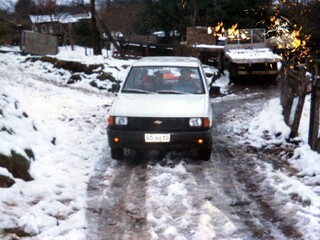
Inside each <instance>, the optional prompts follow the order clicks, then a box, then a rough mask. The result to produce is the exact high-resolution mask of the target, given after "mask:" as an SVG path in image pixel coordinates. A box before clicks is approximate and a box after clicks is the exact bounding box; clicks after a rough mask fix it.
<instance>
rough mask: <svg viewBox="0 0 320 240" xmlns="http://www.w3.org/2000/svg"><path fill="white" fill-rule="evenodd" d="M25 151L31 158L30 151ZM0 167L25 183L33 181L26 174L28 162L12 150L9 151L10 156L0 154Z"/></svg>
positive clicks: (27, 173)
mask: <svg viewBox="0 0 320 240" xmlns="http://www.w3.org/2000/svg"><path fill="white" fill-rule="evenodd" d="M25 151H26V152H28V154H29V155H30V156H33V153H32V151H31V150H30V149H28V150H27V149H26V150H25ZM33 157H34V156H33ZM0 167H3V168H6V169H8V171H9V172H10V173H11V174H12V175H13V176H14V177H15V178H21V179H23V180H25V181H31V180H33V179H32V177H31V176H30V174H29V172H28V170H29V167H30V160H29V159H27V158H25V157H24V156H22V155H21V154H19V153H16V152H15V151H13V150H11V156H6V155H3V154H1V153H0Z"/></svg>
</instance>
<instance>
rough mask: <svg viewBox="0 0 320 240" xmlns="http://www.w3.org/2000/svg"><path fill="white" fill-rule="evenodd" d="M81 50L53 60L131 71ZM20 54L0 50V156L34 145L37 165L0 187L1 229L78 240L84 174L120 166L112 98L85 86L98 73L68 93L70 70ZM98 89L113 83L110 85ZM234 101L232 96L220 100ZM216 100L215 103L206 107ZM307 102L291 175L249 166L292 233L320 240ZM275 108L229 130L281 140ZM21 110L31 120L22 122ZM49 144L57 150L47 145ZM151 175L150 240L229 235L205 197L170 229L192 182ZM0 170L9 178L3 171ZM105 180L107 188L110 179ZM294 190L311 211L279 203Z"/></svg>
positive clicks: (251, 139) (119, 74)
mask: <svg viewBox="0 0 320 240" xmlns="http://www.w3.org/2000/svg"><path fill="white" fill-rule="evenodd" d="M84 53H85V51H84V49H82V48H80V47H77V49H76V51H74V52H72V51H70V49H68V48H61V49H60V53H59V54H58V55H57V56H55V57H57V58H59V59H69V60H74V61H82V62H85V63H102V64H104V66H105V71H106V72H110V73H112V74H113V75H114V76H116V78H117V79H123V78H124V76H125V73H126V71H127V69H128V68H127V67H126V66H128V65H130V64H131V61H120V60H115V59H112V58H110V57H108V56H107V54H106V53H104V56H85V54H84ZM25 58H26V56H20V55H19V54H14V53H8V54H3V53H0V86H1V88H0V108H1V109H2V110H3V113H4V116H1V115H0V129H1V128H2V127H4V126H5V127H6V128H7V129H9V128H10V129H13V130H14V134H11V135H10V134H7V132H4V131H0V153H2V154H10V151H11V150H15V151H16V152H18V153H20V154H23V155H24V154H25V153H24V151H23V150H24V149H26V148H30V149H32V150H33V152H34V154H35V160H34V161H32V162H31V168H30V173H31V175H32V177H33V178H34V180H33V181H30V182H24V181H22V180H20V179H14V180H15V181H16V183H15V184H14V185H13V186H12V187H11V188H0V230H1V229H4V228H15V227H20V228H22V229H24V231H25V232H27V233H29V234H31V235H35V236H34V237H31V238H28V239H30V240H36V239H45V240H46V239H48V240H49V239H50V240H51V239H57V240H58V239H59V240H70V239H76V240H82V239H83V240H85V239H86V227H87V224H88V223H87V221H86V219H85V210H86V204H87V200H88V199H87V185H88V182H89V179H90V176H91V175H92V174H93V170H94V167H95V165H96V164H97V162H98V161H99V160H101V159H102V158H103V159H105V158H107V159H109V160H108V162H107V163H108V164H109V165H108V167H107V168H108V169H107V173H106V174H108V175H112V173H113V172H114V171H115V169H116V168H117V161H113V160H110V151H109V148H108V143H107V136H106V129H105V128H106V119H107V117H108V105H110V104H111V103H112V101H113V99H114V96H113V95H111V94H107V93H106V92H105V91H104V92H101V91H99V90H97V89H96V88H93V87H91V86H90V85H89V83H90V82H91V81H92V80H95V78H96V75H95V74H92V75H83V80H82V81H80V82H78V83H76V84H73V85H72V87H71V85H69V86H67V85H66V84H65V82H66V80H67V79H69V77H70V72H68V71H64V70H58V69H55V68H53V66H52V65H51V64H49V63H43V62H40V61H37V62H25ZM117 69H118V70H117ZM120 70H121V71H120ZM101 84H103V85H102V86H105V87H108V86H110V82H104V83H101ZM217 84H219V85H220V86H221V87H222V89H226V87H227V84H228V76H227V75H226V76H224V77H222V78H221V79H218V81H217ZM238 97H239V96H237V95H234V94H233V95H230V96H227V97H226V98H234V99H237V98H238ZM223 100H224V99H223V98H218V99H213V100H212V101H215V102H219V101H223ZM309 100H310V99H309V98H307V99H306V105H305V109H304V111H303V114H302V116H303V118H302V123H301V128H300V129H299V134H300V138H301V140H302V144H301V146H299V147H298V148H297V149H296V150H295V151H294V155H293V157H292V158H290V159H289V160H288V164H289V165H290V166H291V167H293V168H295V169H297V171H298V173H299V174H298V175H297V176H290V175H288V174H287V173H284V172H282V171H280V170H276V169H273V167H272V165H271V164H268V163H264V165H263V166H261V167H260V168H258V169H256V170H257V171H260V172H261V174H263V175H265V176H266V178H265V180H264V184H265V185H266V186H267V185H271V186H272V187H273V188H274V189H275V190H276V192H275V195H276V196H278V200H279V201H283V203H282V205H281V206H283V211H287V212H288V214H289V213H290V214H292V212H294V213H296V214H297V215H296V216H293V217H294V218H296V219H297V222H298V223H297V225H296V226H295V227H296V228H297V229H299V230H300V231H301V233H303V236H304V238H305V239H314V240H316V239H320V218H319V216H320V197H319V193H320V187H319V186H320V155H319V154H317V153H315V152H313V151H311V150H310V148H309V146H308V145H307V144H306V141H307V126H308V115H309V106H308V103H310V101H309ZM279 102H280V101H279V99H278V98H275V99H272V100H270V101H268V102H266V103H265V106H264V108H263V110H262V111H261V112H257V115H256V116H255V117H254V118H253V119H252V120H251V121H250V122H242V120H241V119H238V120H237V119H236V120H235V121H234V122H232V123H229V124H230V128H232V129H233V131H235V132H237V131H239V132H241V131H243V127H244V126H246V127H248V131H247V132H246V134H244V135H243V136H242V137H241V139H240V142H246V143H249V144H251V145H252V146H255V147H259V146H262V145H268V144H274V143H283V144H285V138H286V137H288V134H289V130H288V127H287V126H286V125H285V124H284V121H283V117H282V115H281V107H280V103H279ZM15 105H17V108H16V107H15ZM23 112H26V113H27V114H28V116H29V117H28V118H25V117H23V116H22V113H23ZM226 114H229V113H226ZM34 127H36V129H37V130H35V129H34ZM265 131H268V132H269V133H270V136H274V135H275V133H279V132H281V133H282V135H281V138H275V137H271V138H270V139H268V140H266V139H264V138H263V137H262V136H263V133H264V132H265ZM53 139H55V145H54V144H52V140H53ZM211 161H214V159H212V160H211ZM284 161H286V160H285V159H284ZM152 171H156V172H157V173H158V174H156V175H152V174H151V176H150V178H149V179H148V190H147V199H146V205H147V213H148V218H147V221H148V223H149V226H150V229H149V231H150V232H151V233H152V236H153V238H152V239H158V238H159V235H158V233H159V231H161V232H163V236H166V237H167V239H173V238H175V239H185V238H184V237H183V236H181V235H180V234H179V227H181V226H182V225H188V224H193V225H196V226H197V227H196V228H195V229H194V230H193V231H194V232H193V233H194V236H197V238H196V239H201V240H203V239H213V238H214V236H216V234H217V231H224V234H225V235H226V236H228V234H232V232H233V231H235V230H236V226H235V225H234V224H233V223H232V222H231V221H230V219H228V218H226V217H225V216H224V215H223V213H222V212H220V211H219V210H218V209H217V208H216V207H215V206H213V205H211V203H210V202H209V201H207V202H206V203H205V204H204V205H203V206H202V210H201V211H204V212H205V213H206V214H204V213H203V212H195V211H197V210H195V209H192V208H191V206H190V205H188V204H187V202H184V204H185V205H184V207H185V209H186V213H185V215H184V218H183V219H181V221H182V222H181V223H179V224H180V225H181V226H180V225H179V224H177V225H172V224H170V221H171V220H172V217H171V213H170V212H168V211H167V208H166V206H167V205H170V204H177V203H178V202H180V201H181V200H180V199H187V198H188V196H189V195H190V194H192V193H190V192H188V191H187V186H188V184H190V182H189V180H188V177H187V176H188V174H186V169H185V166H184V165H183V164H181V165H179V166H176V167H175V168H171V167H167V166H160V165H156V166H154V168H153V169H150V172H152ZM0 173H1V174H2V175H7V176H11V174H10V173H9V172H8V171H7V170H6V169H4V168H1V167H0ZM174 174H177V175H185V178H183V179H185V180H184V181H181V182H179V181H176V180H179V178H175V177H172V176H175V175H174ZM168 176H171V177H168ZM11 177H12V176H11ZM208 177H209V176H208ZM104 184H105V185H108V182H107V180H106V181H105V182H104ZM163 188H166V194H162V193H161V192H160V190H161V189H163ZM292 194H295V195H297V196H299V197H301V199H303V200H308V201H310V206H303V205H301V204H299V203H296V204H295V203H292V202H288V203H286V202H285V199H287V197H288V196H290V195H292ZM106 197H107V196H106ZM155 206H156V208H154V207H155ZM155 209H157V210H155ZM293 209H294V211H293ZM156 211H159V212H161V214H162V217H161V218H160V219H159V218H155V217H154V216H155V214H157V213H156ZM194 214H199V221H198V222H194V223H191V222H190V219H188V216H191V215H194ZM212 216H219V219H222V220H221V221H224V228H219V229H218V228H217V227H216V223H215V220H214V217H212ZM211 217H212V218H211ZM170 219H171V220H170ZM0 238H1V239H6V238H4V237H3V236H1V231H0ZM8 239H10V238H8Z"/></svg>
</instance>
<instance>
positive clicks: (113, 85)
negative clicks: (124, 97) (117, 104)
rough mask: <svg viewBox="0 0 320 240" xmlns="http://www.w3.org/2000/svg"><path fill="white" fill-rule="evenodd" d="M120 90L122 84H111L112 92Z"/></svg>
mask: <svg viewBox="0 0 320 240" xmlns="http://www.w3.org/2000/svg"><path fill="white" fill-rule="evenodd" d="M119 91H120V84H118V83H114V84H112V86H111V92H113V93H117V92H119Z"/></svg>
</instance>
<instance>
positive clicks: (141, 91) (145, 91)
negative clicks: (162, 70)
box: [122, 88, 154, 94]
mask: <svg viewBox="0 0 320 240" xmlns="http://www.w3.org/2000/svg"><path fill="white" fill-rule="evenodd" d="M122 92H124V93H147V94H149V93H154V92H150V91H147V90H142V89H138V88H128V89H123V90H122Z"/></svg>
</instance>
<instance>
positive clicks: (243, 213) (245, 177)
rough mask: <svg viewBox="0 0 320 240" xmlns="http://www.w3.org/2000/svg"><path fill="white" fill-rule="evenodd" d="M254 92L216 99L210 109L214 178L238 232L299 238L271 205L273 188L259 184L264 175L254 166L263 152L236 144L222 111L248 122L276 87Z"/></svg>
mask: <svg viewBox="0 0 320 240" xmlns="http://www.w3.org/2000/svg"><path fill="white" fill-rule="evenodd" d="M257 93H258V94H255V95H252V96H251V97H249V98H244V99H241V100H238V101H237V100H236V101H235V100H231V101H228V100H227V101H225V102H224V101H222V102H219V103H218V104H216V106H217V108H214V109H215V110H214V111H215V114H216V115H217V116H219V117H218V118H217V125H216V126H215V128H214V133H213V142H214V144H213V153H214V155H213V158H214V160H213V161H214V162H215V166H216V167H217V168H218V171H217V172H218V173H221V175H220V176H219V177H217V178H216V181H217V182H218V183H220V184H221V186H222V188H223V190H224V192H225V194H226V195H227V196H228V198H229V199H232V201H231V202H230V203H229V206H227V208H229V209H232V210H231V211H230V212H231V213H232V214H234V215H235V216H237V217H238V219H239V221H236V222H238V223H239V222H240V227H244V229H242V230H240V235H242V234H241V232H243V234H244V235H245V236H246V237H244V239H300V238H301V234H300V233H299V232H297V230H295V228H294V221H293V220H292V219H290V216H281V213H280V212H281V211H279V209H281V205H279V204H278V205H275V202H274V195H273V193H274V190H273V189H272V188H266V187H265V186H261V183H262V182H263V180H264V176H261V174H259V173H257V171H256V168H257V167H260V165H262V164H263V159H261V156H263V154H261V153H258V151H251V150H250V147H249V146H245V145H239V144H238V143H237V134H241V133H237V134H236V133H235V132H233V129H232V127H230V120H231V122H232V119H230V116H226V115H228V114H225V113H230V112H232V114H231V115H233V116H232V118H234V119H239V118H240V119H241V118H243V119H244V120H247V121H248V120H249V119H250V116H252V117H253V116H255V114H256V113H257V112H259V111H260V110H261V109H260V108H261V107H262V106H263V104H264V102H266V101H267V100H268V99H270V98H272V96H275V94H276V93H277V90H276V89H275V88H273V87H271V88H269V89H267V90H266V91H264V92H259V91H258V92H257ZM251 104H252V105H251ZM251 106H252V107H251ZM244 122H245V121H244ZM231 126H232V124H231ZM245 128H246V126H244V131H246V130H245ZM237 217H236V218H234V219H235V220H237ZM248 233H249V234H248Z"/></svg>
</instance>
